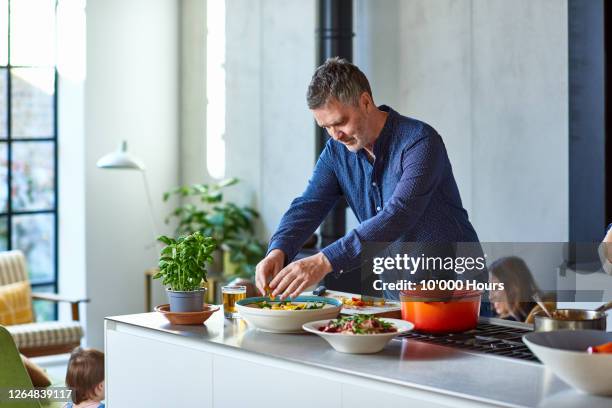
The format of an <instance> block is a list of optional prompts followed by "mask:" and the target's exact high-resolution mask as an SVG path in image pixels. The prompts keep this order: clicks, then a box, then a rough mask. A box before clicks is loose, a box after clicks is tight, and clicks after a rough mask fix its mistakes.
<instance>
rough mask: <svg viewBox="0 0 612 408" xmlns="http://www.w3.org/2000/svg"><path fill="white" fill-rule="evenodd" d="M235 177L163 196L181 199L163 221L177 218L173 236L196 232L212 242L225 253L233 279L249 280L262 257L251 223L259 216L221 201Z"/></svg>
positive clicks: (165, 198) (256, 213)
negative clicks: (234, 277) (247, 278)
mask: <svg viewBox="0 0 612 408" xmlns="http://www.w3.org/2000/svg"><path fill="white" fill-rule="evenodd" d="M238 182H239V180H238V179H237V178H229V179H226V180H223V181H221V182H219V183H217V184H211V185H208V184H192V185H187V186H180V187H177V188H176V189H174V190H172V191H169V192H167V193H165V194H164V197H163V198H164V201H168V200H169V199H170V197H172V196H178V197H179V198H181V199H182V201H183V202H182V204H181V205H180V206H178V207H177V208H176V209H175V210H174V211H173V212H172V213H171V214H170V215H169V216H168V217H167V218H166V223H168V222H169V221H170V219H172V218H176V219H178V225H177V228H176V235H177V236H180V235H182V234H190V233H193V232H195V231H200V232H201V233H202V235H204V236H210V237H212V238H214V239H215V240H216V242H217V243H218V244H219V246H220V247H221V248H222V249H224V250H226V251H228V252H229V259H230V261H231V262H232V263H233V264H234V268H233V274H234V275H235V276H237V277H252V276H254V274H255V265H256V264H257V262H259V261H260V260H261V259H262V258H263V256H264V255H265V246H264V245H263V244H262V243H261V242H259V241H258V240H257V239H256V237H255V221H256V220H257V218H259V213H258V212H257V211H255V209H253V208H251V207H248V206H238V205H236V204H235V203H232V202H227V201H224V200H223V190H224V189H225V188H227V187H230V186H233V185H235V184H237V183H238Z"/></svg>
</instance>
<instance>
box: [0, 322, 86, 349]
mask: <svg viewBox="0 0 612 408" xmlns="http://www.w3.org/2000/svg"><path fill="white" fill-rule="evenodd" d="M6 329H7V330H8V331H9V332H10V333H11V335H12V336H13V339H14V340H15V344H16V345H17V347H18V348H20V349H22V348H30V347H42V346H57V345H62V344H70V343H78V342H80V341H81V338H82V337H83V327H82V326H81V324H80V323H79V322H38V323H27V324H17V325H13V326H7V327H6Z"/></svg>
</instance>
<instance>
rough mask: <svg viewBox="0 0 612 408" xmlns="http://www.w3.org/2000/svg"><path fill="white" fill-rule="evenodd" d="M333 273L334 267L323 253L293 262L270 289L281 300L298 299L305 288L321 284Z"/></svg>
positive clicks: (274, 280) (274, 281)
mask: <svg viewBox="0 0 612 408" xmlns="http://www.w3.org/2000/svg"><path fill="white" fill-rule="evenodd" d="M331 271H332V266H331V264H330V263H329V260H328V259H327V257H326V256H325V255H323V253H322V252H319V253H318V254H316V255H312V256H309V257H308V258H303V259H300V260H299V261H295V262H292V263H290V264H289V265H287V266H286V267H285V268H284V269H283V270H282V271H280V272H279V273H278V274H277V275H276V276H275V277H274V279H272V282H270V288H271V289H273V291H272V295H273V296H278V295H280V298H281V300H282V299H286V298H287V297H296V296H298V295H299V294H300V293H302V291H303V290H304V289H305V288H307V287H308V286H310V285H312V284H315V283H317V282H319V281H320V280H321V279H323V277H324V276H325V275H327V274H328V273H330V272H331Z"/></svg>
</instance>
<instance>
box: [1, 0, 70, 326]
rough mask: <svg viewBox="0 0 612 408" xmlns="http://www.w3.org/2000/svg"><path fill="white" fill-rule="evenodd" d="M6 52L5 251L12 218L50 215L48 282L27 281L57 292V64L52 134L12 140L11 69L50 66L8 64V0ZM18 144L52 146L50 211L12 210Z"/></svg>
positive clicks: (10, 242) (55, 309)
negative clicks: (13, 179) (51, 225)
mask: <svg viewBox="0 0 612 408" xmlns="http://www.w3.org/2000/svg"><path fill="white" fill-rule="evenodd" d="M57 6H58V1H57V0H56V1H55V2H54V13H55V18H56V22H57ZM7 8H8V10H7V13H8V14H7V16H8V21H7V23H8V24H7V41H8V44H7V50H8V53H7V55H8V58H7V61H6V62H7V65H0V69H1V70H2V71H5V75H6V77H7V78H6V84H7V86H6V101H7V106H6V108H7V109H6V115H7V118H6V127H7V129H6V132H7V133H6V138H0V143H6V148H7V186H6V188H7V208H6V210H7V211H0V217H5V218H6V223H7V225H6V228H7V243H6V245H7V250H12V249H18V248H13V217H14V216H21V215H37V214H51V215H53V242H52V249H51V253H52V257H53V259H52V265H51V267H52V276H53V278H52V280H44V281H30V283H31V286H32V289H33V290H35V289H36V288H38V287H46V286H52V287H53V292H54V293H57V291H58V279H59V276H58V266H59V257H58V255H59V251H58V248H59V241H58V239H59V211H58V208H59V194H58V192H59V190H58V186H59V174H58V170H59V169H58V123H57V122H58V113H57V110H58V109H57V108H58V72H57V62H55V63H54V64H53V66H52V68H53V104H52V109H53V115H52V116H53V134H52V135H50V136H49V137H19V138H13V135H12V78H11V71H12V70H13V69H21V68H26V69H27V68H47V69H50V68H51V66H44V65H12V64H11V0H8V1H7ZM20 143H52V144H53V208H51V209H45V210H31V211H28V210H26V211H15V210H13V197H12V194H11V192H12V184H13V182H12V173H13V169H12V167H13V146H14V145H15V144H17V145H18V144H20ZM57 315H58V306H57V303H54V305H53V316H52V318H53V319H57Z"/></svg>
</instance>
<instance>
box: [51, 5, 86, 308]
mask: <svg viewBox="0 0 612 408" xmlns="http://www.w3.org/2000/svg"><path fill="white" fill-rule="evenodd" d="M85 24H86V18H85V5H84V2H83V3H82V4H79V2H78V1H65V0H62V1H60V2H59V5H58V34H57V35H58V41H57V47H58V62H57V65H58V90H59V92H58V179H59V183H58V195H59V200H58V203H59V208H58V211H59V215H58V220H59V231H58V236H59V242H58V243H57V244H58V259H59V271H58V277H59V281H58V286H59V293H61V294H62V295H64V296H70V297H75V298H76V297H84V296H85V293H86V289H85V286H86V284H85V279H86V276H85V270H86V266H85V258H86V257H85V159H84V157H83V153H84V151H85V138H84V137H83V135H84V129H85V124H84V98H85V96H84V87H85V82H84V81H85V60H86V47H85V45H86V44H85V43H86V28H85V27H86V26H85ZM84 312H85V306H81V319H82V320H84V319H85V318H86V316H85V313H84ZM59 318H60V319H61V320H70V319H72V316H71V311H70V306H69V305H67V304H63V305H60V309H59Z"/></svg>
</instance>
